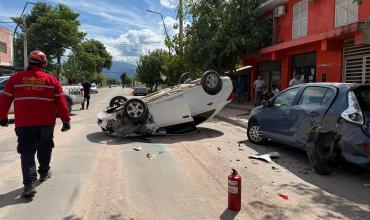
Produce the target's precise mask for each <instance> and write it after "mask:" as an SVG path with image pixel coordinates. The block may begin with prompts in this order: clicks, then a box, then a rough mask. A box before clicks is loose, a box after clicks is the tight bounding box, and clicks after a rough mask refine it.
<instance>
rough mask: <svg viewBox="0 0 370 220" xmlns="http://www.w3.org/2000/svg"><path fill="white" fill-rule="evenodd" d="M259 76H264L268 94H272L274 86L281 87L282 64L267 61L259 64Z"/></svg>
mask: <svg viewBox="0 0 370 220" xmlns="http://www.w3.org/2000/svg"><path fill="white" fill-rule="evenodd" d="M258 75H260V76H262V79H263V80H264V81H265V83H266V92H268V93H271V91H272V85H275V86H276V87H277V88H279V89H280V88H281V87H280V80H281V63H280V62H278V61H267V62H263V63H259V64H258Z"/></svg>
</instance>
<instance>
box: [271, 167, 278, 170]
mask: <svg viewBox="0 0 370 220" xmlns="http://www.w3.org/2000/svg"><path fill="white" fill-rule="evenodd" d="M271 169H273V170H278V169H279V168H277V167H274V166H273V167H271Z"/></svg>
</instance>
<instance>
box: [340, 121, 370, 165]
mask: <svg viewBox="0 0 370 220" xmlns="http://www.w3.org/2000/svg"><path fill="white" fill-rule="evenodd" d="M340 133H341V134H340V135H341V137H340V140H339V141H338V145H339V148H340V149H341V150H342V156H343V157H344V158H345V159H346V160H347V161H349V162H351V163H353V164H356V165H359V166H361V167H365V168H369V169H370V149H369V147H370V138H369V136H367V135H366V134H365V132H364V130H363V129H362V127H361V126H358V125H355V124H352V123H349V122H345V123H344V124H343V126H342V129H341V132H340Z"/></svg>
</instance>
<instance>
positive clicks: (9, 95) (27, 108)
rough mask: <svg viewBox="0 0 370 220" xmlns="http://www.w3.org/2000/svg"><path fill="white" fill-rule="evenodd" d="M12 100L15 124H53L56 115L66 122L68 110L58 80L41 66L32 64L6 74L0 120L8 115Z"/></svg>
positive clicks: (21, 125) (19, 125) (1, 96)
mask: <svg viewBox="0 0 370 220" xmlns="http://www.w3.org/2000/svg"><path fill="white" fill-rule="evenodd" d="M13 101H14V121H15V126H16V127H24V126H38V125H41V126H42V125H54V124H55V121H56V117H57V115H59V117H60V118H61V119H62V121H64V122H69V121H70V117H69V115H70V112H69V109H68V105H67V101H66V98H65V96H64V93H63V90H62V87H61V86H60V84H59V81H58V80H57V79H56V78H55V77H54V76H52V75H50V74H48V73H45V72H43V71H42V69H41V68H38V67H32V68H30V69H29V70H27V71H21V72H17V73H16V74H14V75H13V76H12V77H10V79H9V81H8V82H7V84H6V86H5V88H4V90H3V93H2V94H1V95H0V119H5V118H8V113H9V109H10V105H11V104H12V102H13Z"/></svg>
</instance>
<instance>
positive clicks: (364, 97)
mask: <svg viewBox="0 0 370 220" xmlns="http://www.w3.org/2000/svg"><path fill="white" fill-rule="evenodd" d="M354 93H355V95H356V98H357V100H358V102H359V104H360V106H361V109H362V111H366V112H367V111H370V86H361V87H359V88H356V89H355V90H354Z"/></svg>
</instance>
